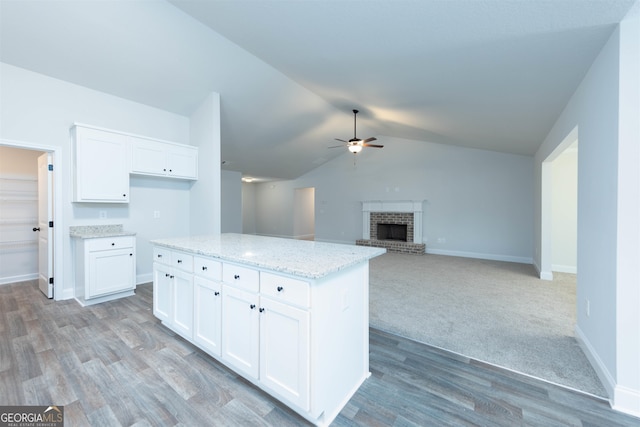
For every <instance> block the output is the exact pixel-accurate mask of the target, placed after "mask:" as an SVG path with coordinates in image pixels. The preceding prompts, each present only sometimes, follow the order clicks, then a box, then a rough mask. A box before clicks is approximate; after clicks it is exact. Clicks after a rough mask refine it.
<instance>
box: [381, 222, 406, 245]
mask: <svg viewBox="0 0 640 427" xmlns="http://www.w3.org/2000/svg"><path fill="white" fill-rule="evenodd" d="M377 226H378V229H377V236H378V240H395V241H399V242H406V241H407V224H382V223H378V224H377Z"/></svg>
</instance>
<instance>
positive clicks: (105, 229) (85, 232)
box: [69, 224, 136, 239]
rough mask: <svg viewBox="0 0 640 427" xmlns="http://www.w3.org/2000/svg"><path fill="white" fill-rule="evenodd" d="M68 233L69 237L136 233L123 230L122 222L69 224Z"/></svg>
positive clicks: (90, 237)
mask: <svg viewBox="0 0 640 427" xmlns="http://www.w3.org/2000/svg"><path fill="white" fill-rule="evenodd" d="M69 234H70V235H71V237H77V238H79V239H95V238H100V237H117V236H135V235H136V233H134V232H131V231H126V230H124V229H123V228H122V224H111V225H77V226H71V227H69Z"/></svg>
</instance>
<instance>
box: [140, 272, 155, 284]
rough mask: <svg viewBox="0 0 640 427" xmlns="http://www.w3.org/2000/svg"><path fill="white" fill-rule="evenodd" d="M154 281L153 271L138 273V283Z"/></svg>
mask: <svg viewBox="0 0 640 427" xmlns="http://www.w3.org/2000/svg"><path fill="white" fill-rule="evenodd" d="M149 282H153V273H145V274H138V275H137V276H136V285H142V284H143V283H149Z"/></svg>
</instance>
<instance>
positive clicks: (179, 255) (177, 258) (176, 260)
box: [171, 251, 193, 272]
mask: <svg viewBox="0 0 640 427" xmlns="http://www.w3.org/2000/svg"><path fill="white" fill-rule="evenodd" d="M171 265H173V266H174V267H176V268H179V269H180V270H184V271H188V272H193V255H190V254H188V253H185V252H176V251H171Z"/></svg>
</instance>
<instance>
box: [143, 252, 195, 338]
mask: <svg viewBox="0 0 640 427" xmlns="http://www.w3.org/2000/svg"><path fill="white" fill-rule="evenodd" d="M154 261H155V262H154V263H153V314H154V315H155V316H156V317H157V318H159V319H160V320H162V321H163V322H164V323H165V324H166V325H167V326H169V327H170V328H171V329H172V330H174V331H175V332H177V333H179V334H180V335H182V336H183V337H184V338H187V339H189V340H191V339H192V338H193V293H194V289H193V273H192V271H193V256H192V255H189V254H185V253H182V252H172V251H162V250H161V251H154Z"/></svg>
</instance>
